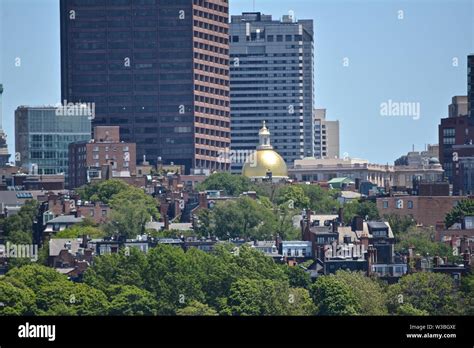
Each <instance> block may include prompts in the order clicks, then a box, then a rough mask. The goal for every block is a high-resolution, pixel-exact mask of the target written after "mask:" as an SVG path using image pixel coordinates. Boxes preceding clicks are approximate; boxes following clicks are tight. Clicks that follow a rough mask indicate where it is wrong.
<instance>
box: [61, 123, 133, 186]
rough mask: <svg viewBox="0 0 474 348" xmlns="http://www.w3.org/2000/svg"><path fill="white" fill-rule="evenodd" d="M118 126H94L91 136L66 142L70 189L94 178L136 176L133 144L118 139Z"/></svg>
mask: <svg viewBox="0 0 474 348" xmlns="http://www.w3.org/2000/svg"><path fill="white" fill-rule="evenodd" d="M119 128H120V127H118V126H110V127H107V126H98V127H94V138H93V140H92V141H88V142H77V143H72V144H70V145H69V173H70V174H69V188H70V189H74V188H77V187H80V186H82V185H85V184H87V183H89V182H91V181H93V180H94V179H97V180H99V179H105V178H131V177H132V176H136V168H137V167H136V160H137V159H136V144H134V143H125V142H121V141H120V130H119Z"/></svg>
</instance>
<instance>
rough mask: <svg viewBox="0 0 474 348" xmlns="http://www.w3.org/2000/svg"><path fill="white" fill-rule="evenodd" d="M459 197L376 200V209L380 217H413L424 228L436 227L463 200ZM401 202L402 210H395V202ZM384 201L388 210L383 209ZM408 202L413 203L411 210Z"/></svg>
mask: <svg viewBox="0 0 474 348" xmlns="http://www.w3.org/2000/svg"><path fill="white" fill-rule="evenodd" d="M465 198H466V197H460V196H434V197H428V196H400V197H385V198H377V209H378V211H379V214H380V216H384V215H391V214H394V215H398V216H409V215H411V216H413V218H414V219H415V220H416V222H417V223H419V224H423V225H425V226H436V223H437V222H442V221H444V218H445V216H446V214H447V213H449V212H450V211H451V210H452V209H453V207H454V206H455V204H456V202H458V201H461V200H462V199H465ZM398 200H401V201H402V202H403V208H401V209H398V208H397V201H398ZM384 201H386V202H388V208H384V203H383V202H384ZM409 201H411V202H413V208H411V209H410V208H409Z"/></svg>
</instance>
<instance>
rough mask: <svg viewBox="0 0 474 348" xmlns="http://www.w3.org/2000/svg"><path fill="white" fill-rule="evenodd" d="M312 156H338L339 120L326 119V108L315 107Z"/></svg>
mask: <svg viewBox="0 0 474 348" xmlns="http://www.w3.org/2000/svg"><path fill="white" fill-rule="evenodd" d="M313 117H314V157H316V158H339V151H340V150H339V121H329V120H327V119H326V109H315V110H314V113H313Z"/></svg>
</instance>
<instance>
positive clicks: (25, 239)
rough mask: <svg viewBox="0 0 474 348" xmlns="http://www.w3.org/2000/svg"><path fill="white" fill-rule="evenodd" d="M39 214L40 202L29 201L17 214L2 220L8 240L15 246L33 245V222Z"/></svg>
mask: <svg viewBox="0 0 474 348" xmlns="http://www.w3.org/2000/svg"><path fill="white" fill-rule="evenodd" d="M37 213H38V202H37V201H36V200H28V201H26V202H25V204H24V205H23V206H22V207H21V208H20V210H19V211H18V213H17V214H15V215H13V216H9V217H7V218H5V219H1V220H0V227H1V229H2V230H3V233H4V235H5V236H6V237H7V238H6V239H7V240H8V241H9V242H11V243H14V244H31V241H32V235H33V222H34V221H35V218H36V214H37Z"/></svg>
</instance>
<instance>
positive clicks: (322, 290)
mask: <svg viewBox="0 0 474 348" xmlns="http://www.w3.org/2000/svg"><path fill="white" fill-rule="evenodd" d="M310 293H311V297H312V299H313V301H314V303H315V305H316V306H317V313H318V314H319V315H357V314H359V313H360V304H359V303H358V301H357V297H356V296H355V295H354V293H353V292H352V291H351V288H350V287H349V286H348V285H347V284H346V283H345V282H343V281H341V280H340V279H338V278H337V277H336V276H334V275H328V276H321V277H319V278H318V280H317V281H316V282H315V283H314V284H313V285H312V286H311V288H310Z"/></svg>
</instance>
